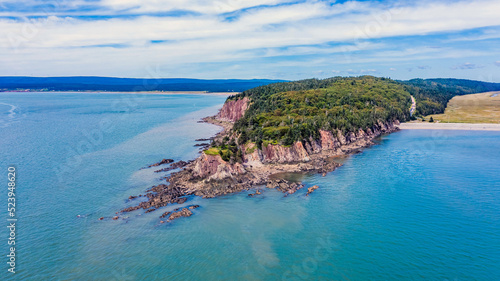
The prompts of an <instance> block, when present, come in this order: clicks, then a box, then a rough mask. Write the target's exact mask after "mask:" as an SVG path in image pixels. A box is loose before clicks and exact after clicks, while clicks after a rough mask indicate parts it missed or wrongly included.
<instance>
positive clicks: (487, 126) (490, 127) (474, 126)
mask: <svg viewBox="0 0 500 281" xmlns="http://www.w3.org/2000/svg"><path fill="white" fill-rule="evenodd" d="M398 127H399V129H401V130H462V131H500V124H491V123H482V124H480V123H424V122H418V123H417V122H410V123H401V124H400V125H399V126H398Z"/></svg>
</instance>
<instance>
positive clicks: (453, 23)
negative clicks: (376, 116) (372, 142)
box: [0, 0, 500, 82]
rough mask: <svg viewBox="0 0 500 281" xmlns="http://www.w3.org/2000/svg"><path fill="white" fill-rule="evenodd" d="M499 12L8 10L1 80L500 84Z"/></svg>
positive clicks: (346, 7) (168, 3)
mask: <svg viewBox="0 0 500 281" xmlns="http://www.w3.org/2000/svg"><path fill="white" fill-rule="evenodd" d="M498 11H500V0H477V1H451V0H444V1H439V0H438V1H427V0H424V1H418V2H415V1H320V0H303V1H287V0H217V1H203V0H164V1H162V0H73V1H67V0H47V1H45V0H24V1H14V0H0V75H2V76H6V75H28V76H74V75H85V76H86V75H96V76H113V77H147V78H159V77H190V78H271V79H290V80H295V79H302V78H311V77H317V78H325V77H331V76H338V75H340V76H358V75H365V74H369V75H375V76H384V77H391V78H395V79H410V78H416V77H421V78H431V77H454V78H467V79H474V80H482V81H491V82H500V48H499V46H500V16H499V15H498Z"/></svg>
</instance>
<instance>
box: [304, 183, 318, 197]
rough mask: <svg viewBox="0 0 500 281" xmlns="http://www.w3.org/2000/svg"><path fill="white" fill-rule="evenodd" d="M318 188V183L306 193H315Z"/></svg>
mask: <svg viewBox="0 0 500 281" xmlns="http://www.w3.org/2000/svg"><path fill="white" fill-rule="evenodd" d="M318 188H319V186H317V185H314V186H311V187H309V188H308V189H307V194H306V196H309V194H311V193H313V192H314V191H315V190H316V189H318Z"/></svg>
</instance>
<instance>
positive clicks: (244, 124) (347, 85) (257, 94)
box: [206, 76, 500, 162]
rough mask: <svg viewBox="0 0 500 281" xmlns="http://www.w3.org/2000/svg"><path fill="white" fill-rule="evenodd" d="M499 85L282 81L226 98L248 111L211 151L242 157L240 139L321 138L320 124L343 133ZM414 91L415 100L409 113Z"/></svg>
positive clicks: (437, 108)
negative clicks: (239, 102) (246, 104)
mask: <svg viewBox="0 0 500 281" xmlns="http://www.w3.org/2000/svg"><path fill="white" fill-rule="evenodd" d="M494 90H500V84H496V83H486V82H479V81H471V80H462V79H425V80H424V79H413V80H409V81H396V80H391V79H389V78H377V77H373V76H361V77H333V78H328V79H321V80H320V79H307V80H301V81H293V82H280V83H274V84H269V85H265V86H260V87H256V88H252V89H249V90H246V91H244V92H242V93H240V94H237V95H234V96H231V97H229V98H228V100H235V99H241V98H243V97H248V98H250V100H251V102H250V106H249V108H248V109H247V111H246V113H245V115H244V116H243V117H242V118H241V119H240V120H238V121H237V122H236V123H235V124H234V127H233V131H234V133H235V134H234V135H235V136H237V137H236V138H231V139H230V138H228V137H225V138H224V139H223V140H222V141H220V142H216V143H213V144H212V147H211V148H210V149H209V150H207V151H206V153H207V154H220V155H221V156H222V157H223V159H224V160H226V161H236V162H240V161H241V157H242V151H241V145H243V144H245V143H247V142H254V143H256V144H257V147H258V148H262V145H263V144H269V143H272V144H281V145H284V146H289V145H292V144H293V143H294V142H296V141H308V140H309V139H310V138H311V137H312V138H313V139H319V137H320V134H319V131H320V130H321V129H323V130H328V131H332V132H335V131H340V132H341V133H343V134H346V133H349V132H356V131H358V130H359V129H363V130H366V129H368V128H370V129H373V128H374V127H376V126H377V123H378V122H379V121H381V122H384V123H385V122H392V121H395V120H399V121H401V122H405V121H409V120H410V119H415V118H416V116H417V117H422V116H426V115H429V114H439V113H443V112H444V110H445V108H446V105H447V103H448V101H449V100H450V99H451V98H452V97H454V96H456V95H466V94H474V93H479V92H486V91H494ZM411 95H413V96H414V97H415V99H416V102H417V108H416V112H415V114H414V116H410V110H409V109H410V106H411V97H410V96H411Z"/></svg>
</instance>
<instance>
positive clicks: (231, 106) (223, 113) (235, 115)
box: [216, 97, 249, 122]
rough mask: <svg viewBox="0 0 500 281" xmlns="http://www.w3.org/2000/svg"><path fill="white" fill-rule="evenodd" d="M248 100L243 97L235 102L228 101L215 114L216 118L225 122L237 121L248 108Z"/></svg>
mask: <svg viewBox="0 0 500 281" xmlns="http://www.w3.org/2000/svg"><path fill="white" fill-rule="evenodd" d="M248 102H249V99H248V98H247V97H244V98H242V99H237V100H228V101H227V102H226V103H225V104H224V106H222V108H221V110H220V111H219V113H218V114H217V116H216V118H217V119H219V120H222V121H226V122H236V121H238V120H239V119H240V118H241V117H243V115H244V114H245V111H246V110H247V108H248Z"/></svg>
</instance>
